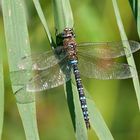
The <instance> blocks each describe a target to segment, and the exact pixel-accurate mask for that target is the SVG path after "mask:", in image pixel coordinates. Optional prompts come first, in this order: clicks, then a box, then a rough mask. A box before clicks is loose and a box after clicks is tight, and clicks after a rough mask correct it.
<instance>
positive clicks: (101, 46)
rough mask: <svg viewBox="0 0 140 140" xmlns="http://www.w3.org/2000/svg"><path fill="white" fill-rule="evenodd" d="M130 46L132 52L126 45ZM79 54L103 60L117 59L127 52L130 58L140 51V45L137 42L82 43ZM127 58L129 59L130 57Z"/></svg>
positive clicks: (79, 46)
mask: <svg viewBox="0 0 140 140" xmlns="http://www.w3.org/2000/svg"><path fill="white" fill-rule="evenodd" d="M127 44H129V45H130V47H131V52H130V51H129V50H128V49H127V48H126V46H125V45H127ZM77 49H78V53H79V54H82V55H86V56H91V57H92V56H94V57H98V58H102V59H109V58H117V57H120V56H124V55H126V54H125V51H127V52H128V56H129V55H131V53H134V52H136V51H138V50H139V49H140V44H139V43H138V42H136V41H120V42H101V43H93V42H89V43H80V44H78V47H77ZM128 56H127V57H128Z"/></svg>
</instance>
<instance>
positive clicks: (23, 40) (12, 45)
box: [2, 0, 39, 140]
mask: <svg viewBox="0 0 140 140" xmlns="http://www.w3.org/2000/svg"><path fill="white" fill-rule="evenodd" d="M2 9H3V17H4V27H5V37H6V44H7V51H8V52H7V53H8V61H9V69H10V72H11V71H16V70H19V69H18V66H17V64H18V63H19V62H20V60H21V58H22V57H23V56H25V55H29V54H30V45H29V37H28V30H27V23H26V17H25V9H24V4H23V1H22V0H12V1H11V0H6V1H5V0H3V1H2ZM22 78H24V77H22ZM11 84H12V88H13V93H15V92H16V91H17V90H19V89H20V88H21V87H19V86H14V85H13V83H11ZM24 94H27V93H24ZM15 97H16V95H15ZM17 106H18V109H19V113H20V116H21V119H22V122H23V126H24V130H25V134H26V139H27V140H35V139H36V140H38V139H39V137H38V131H37V125H36V115H35V114H36V109H35V103H34V102H33V103H30V104H19V103H17Z"/></svg>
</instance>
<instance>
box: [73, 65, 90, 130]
mask: <svg viewBox="0 0 140 140" xmlns="http://www.w3.org/2000/svg"><path fill="white" fill-rule="evenodd" d="M73 72H74V75H75V80H76V84H77V90H78V93H79V100H80V104H81V108H82V112H83V116H84V120H85V123H86V127H87V128H90V122H89V114H88V108H87V102H86V97H85V94H84V89H83V85H82V80H81V78H80V72H79V70H78V66H77V64H76V63H75V64H73Z"/></svg>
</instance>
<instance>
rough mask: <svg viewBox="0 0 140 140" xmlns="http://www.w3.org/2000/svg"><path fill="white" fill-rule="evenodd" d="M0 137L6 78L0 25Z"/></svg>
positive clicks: (0, 134) (0, 133)
mask: <svg viewBox="0 0 140 140" xmlns="http://www.w3.org/2000/svg"><path fill="white" fill-rule="evenodd" d="M0 40H1V41H0V139H1V136H2V129H3V117H4V78H3V62H2V61H3V59H2V52H3V49H2V46H3V44H2V43H3V40H4V38H3V31H2V28H1V27H0Z"/></svg>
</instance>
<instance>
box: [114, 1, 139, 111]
mask: <svg viewBox="0 0 140 140" xmlns="http://www.w3.org/2000/svg"><path fill="white" fill-rule="evenodd" d="M112 3H113V7H114V12H115V16H116V20H117V24H118V28H119V31H120V36H121V39H122V40H128V38H127V35H126V33H125V29H124V26H123V22H122V19H121V16H120V12H119V8H118V4H117V1H116V0H112ZM124 46H126V48H128V50H129V52H131V49H130V45H129V43H127V42H126V43H124ZM129 52H127V51H126V52H125V53H126V56H128V53H129ZM127 62H128V64H129V65H130V66H133V68H134V70H131V73H132V75H134V77H133V78H132V79H133V84H134V88H135V92H136V96H137V100H138V105H139V109H140V83H139V78H138V73H137V70H136V65H135V61H134V58H133V55H131V56H130V57H127Z"/></svg>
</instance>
